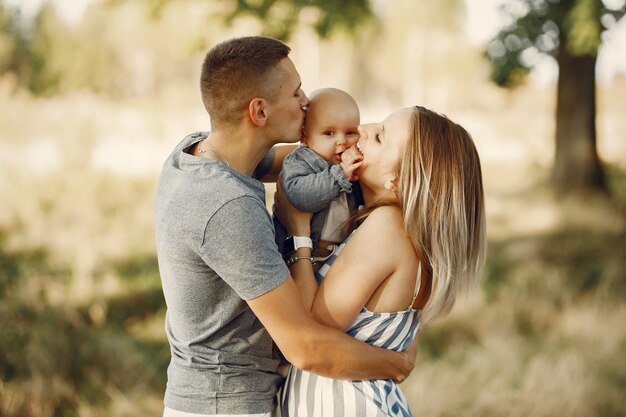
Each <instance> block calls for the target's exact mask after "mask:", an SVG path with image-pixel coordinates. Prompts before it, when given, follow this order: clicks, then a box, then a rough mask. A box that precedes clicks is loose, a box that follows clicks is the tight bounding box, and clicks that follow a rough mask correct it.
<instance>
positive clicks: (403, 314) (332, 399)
mask: <svg viewBox="0 0 626 417" xmlns="http://www.w3.org/2000/svg"><path fill="white" fill-rule="evenodd" d="M346 241H347V240H346ZM344 245H345V242H344V243H342V244H341V245H340V246H339V248H338V249H337V250H336V251H335V253H334V254H333V255H332V256H331V257H330V258H329V259H328V260H327V261H326V264H325V265H324V266H322V267H321V268H320V269H319V271H318V272H317V273H316V278H317V280H318V282H321V280H322V279H323V278H324V276H325V275H326V273H327V272H328V270H329V269H330V266H331V265H332V263H333V262H334V260H335V258H336V257H337V255H338V254H339V252H341V250H342V249H343V247H344ZM419 317H420V311H419V310H414V309H412V308H411V307H410V306H409V308H407V309H406V310H404V311H396V312H389V313H376V312H372V311H369V310H367V309H366V308H363V309H361V311H360V312H359V314H358V315H357V317H356V319H355V320H354V322H353V323H352V325H350V327H349V328H348V330H347V333H348V334H349V335H351V336H353V337H354V338H356V339H359V340H362V341H364V342H366V343H369V344H371V345H374V346H378V347H382V348H386V349H391V350H395V351H403V350H405V349H406V348H407V347H408V346H409V345H410V344H411V341H412V340H413V338H414V337H415V334H416V333H417V330H418V328H419ZM281 413H282V416H283V417H385V416H394V417H395V416H402V417H410V416H411V411H410V410H409V405H408V403H407V401H406V398H405V397H404V395H403V394H402V391H400V387H399V386H398V384H396V383H395V382H393V381H391V380H372V381H340V380H334V379H329V378H325V377H322V376H318V375H315V374H311V373H309V372H306V371H302V370H300V369H298V368H296V367H293V366H292V367H291V369H290V371H289V374H288V375H287V380H286V381H285V385H284V386H283V390H282V401H281Z"/></svg>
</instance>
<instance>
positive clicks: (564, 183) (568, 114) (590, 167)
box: [552, 38, 607, 193]
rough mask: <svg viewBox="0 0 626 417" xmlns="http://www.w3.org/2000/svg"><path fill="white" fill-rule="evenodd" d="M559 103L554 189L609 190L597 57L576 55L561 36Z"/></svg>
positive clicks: (573, 191) (574, 191)
mask: <svg viewBox="0 0 626 417" xmlns="http://www.w3.org/2000/svg"><path fill="white" fill-rule="evenodd" d="M558 64H559V80H558V87H557V104H556V151H555V160H554V170H553V177H552V179H553V182H554V185H555V188H556V190H557V191H558V192H561V193H576V192H580V191H590V190H596V191H603V192H606V190H607V189H606V183H605V178H604V171H603V169H602V164H601V162H600V159H599V158H598V153H597V150H596V80H595V78H596V57H595V56H588V55H587V56H573V55H572V54H571V53H570V52H569V51H568V48H567V45H566V43H565V40H564V39H563V38H561V46H560V48H559V54H558Z"/></svg>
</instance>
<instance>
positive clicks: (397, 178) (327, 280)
mask: <svg viewBox="0 0 626 417" xmlns="http://www.w3.org/2000/svg"><path fill="white" fill-rule="evenodd" d="M359 133H360V139H359V141H358V142H357V144H356V145H355V147H353V148H352V149H350V150H349V151H346V152H356V153H359V154H360V155H359V157H362V161H363V163H362V165H361V166H360V168H359V169H358V170H357V171H356V174H357V175H358V178H359V183H360V185H361V188H362V191H363V198H364V202H365V210H364V211H362V212H361V213H360V214H359V215H358V219H357V221H361V223H360V225H359V227H358V228H357V229H356V230H355V231H354V232H353V233H352V235H351V236H350V237H349V238H348V239H347V240H346V241H345V242H344V243H343V244H342V245H341V246H340V248H339V250H338V251H337V252H336V253H335V254H334V255H333V256H332V257H331V258H330V259H329V260H328V261H327V262H326V264H325V265H324V266H323V267H322V268H321V269H320V270H319V275H320V276H319V277H318V279H322V278H323V280H322V283H321V285H320V287H319V289H317V285H316V282H315V280H314V279H313V278H312V275H313V271H312V267H311V262H309V261H308V260H310V261H312V259H310V258H309V257H308V256H307V253H306V251H307V249H300V250H299V252H296V253H295V254H294V255H293V256H292V259H291V262H289V263H291V265H292V266H291V273H292V276H294V278H296V282H297V283H298V285H299V289H300V291H301V294H302V297H303V300H304V302H305V305H307V306H310V307H311V314H312V315H313V317H314V318H315V319H316V320H317V321H319V322H320V323H323V324H325V325H328V326H333V327H336V328H338V329H342V330H345V331H346V332H348V333H349V334H350V335H352V336H353V337H355V338H357V339H360V340H363V341H365V342H367V343H370V344H373V345H376V346H380V347H385V348H388V349H393V350H399V351H402V350H405V349H407V347H408V346H409V345H410V344H411V342H412V341H413V339H414V337H415V334H416V332H417V329H418V327H419V323H420V322H426V321H429V320H432V319H434V318H437V317H441V316H444V315H445V314H447V313H448V312H449V311H450V309H451V308H452V306H453V304H454V301H455V299H456V296H457V294H459V293H460V292H461V291H462V290H466V289H468V288H470V287H472V286H473V285H475V284H476V283H477V281H478V280H479V277H480V274H481V271H482V267H483V264H484V254H485V211H484V201H483V187H482V175H481V169H480V161H479V158H478V153H477V152H476V149H475V147H474V144H473V142H472V139H471V137H470V135H469V134H468V133H467V132H466V131H465V129H463V128H462V127H461V126H459V125H457V124H455V123H453V122H452V121H450V120H449V119H447V118H446V117H444V116H441V115H439V114H437V113H434V112H432V111H430V110H427V109H425V108H423V107H411V108H406V109H403V110H400V111H397V112H395V113H392V114H391V115H390V116H388V117H387V118H386V119H385V120H384V121H383V122H382V123H378V124H368V125H361V126H359ZM348 156H350V157H353V155H346V157H348ZM342 158H343V156H342ZM278 194H279V195H278V201H277V209H276V210H277V215H278V216H279V217H280V218H281V220H283V221H284V224H285V225H286V227H287V230H288V232H289V234H290V235H297V236H303V235H304V236H308V234H307V233H309V219H310V215H308V214H304V213H302V212H298V211H297V210H295V209H294V208H293V207H291V206H290V205H289V204H288V202H287V201H286V200H285V198H284V196H282V195H281V192H280V190H279V193H278ZM282 413H283V416H290V417H293V416H314V415H315V416H365V415H367V416H369V415H372V416H407V415H410V411H409V407H408V404H407V401H406V399H405V398H404V396H403V395H402V392H401V391H400V389H399V387H398V386H397V384H395V383H394V382H393V381H383V380H376V381H338V380H332V379H328V378H324V377H320V376H317V375H314V374H310V373H307V372H305V371H302V370H300V369H297V368H294V367H292V368H291V370H290V372H289V375H288V377H287V380H286V382H285V386H284V388H283V399H282Z"/></svg>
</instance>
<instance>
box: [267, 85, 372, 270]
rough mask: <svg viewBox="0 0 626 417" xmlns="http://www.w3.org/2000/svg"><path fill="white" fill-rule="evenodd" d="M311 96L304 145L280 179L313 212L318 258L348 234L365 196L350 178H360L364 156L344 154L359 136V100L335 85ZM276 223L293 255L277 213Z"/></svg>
mask: <svg viewBox="0 0 626 417" xmlns="http://www.w3.org/2000/svg"><path fill="white" fill-rule="evenodd" d="M309 99H310V103H309V109H308V111H307V116H306V121H305V123H304V131H303V136H302V139H301V142H302V145H301V146H299V147H298V148H297V149H296V150H294V151H293V152H292V153H290V154H289V155H288V156H287V157H286V158H285V160H284V162H283V167H282V170H281V173H280V179H279V180H280V182H281V185H282V188H283V190H284V192H285V195H286V196H287V199H288V200H289V202H290V203H291V204H293V206H294V207H296V208H297V209H299V210H302V211H306V212H310V213H314V214H313V217H312V219H311V240H312V241H313V257H314V258H316V260H318V261H319V260H325V259H326V258H328V257H329V256H330V254H332V251H333V250H334V247H335V245H338V244H339V243H341V242H342V241H343V240H344V239H345V238H346V237H347V236H346V234H345V232H344V229H345V227H344V226H345V224H346V221H347V220H348V219H349V217H350V216H351V214H352V213H353V212H355V211H356V210H357V209H358V206H359V201H360V200H362V198H361V196H360V189H359V188H358V183H352V182H351V181H355V180H356V179H357V177H356V176H355V174H354V171H355V169H357V168H358V167H359V166H360V165H361V159H362V157H361V155H360V153H359V152H349V153H346V156H345V157H344V158H342V156H343V152H344V151H345V150H346V149H348V148H350V147H351V146H353V145H354V144H356V142H357V140H358V139H359V132H358V130H357V128H358V126H359V123H360V114H359V107H358V106H357V104H356V101H355V100H354V99H353V98H352V97H351V96H350V95H349V94H348V93H346V92H345V91H342V90H338V89H336V88H323V89H319V90H316V91H314V92H313V93H312V94H311V95H310V96H309ZM274 227H275V230H276V244H277V245H278V248H279V250H280V251H281V253H282V254H283V256H285V257H288V256H289V253H285V252H286V251H288V250H289V249H287V248H285V247H284V244H285V238H287V232H286V230H285V228H284V226H283V225H282V224H280V222H279V221H278V220H277V219H276V217H274ZM317 266H320V265H319V264H318V265H317ZM316 269H317V268H316Z"/></svg>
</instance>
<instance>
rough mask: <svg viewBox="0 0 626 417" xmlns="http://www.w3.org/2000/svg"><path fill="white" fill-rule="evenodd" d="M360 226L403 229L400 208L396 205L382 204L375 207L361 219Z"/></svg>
mask: <svg viewBox="0 0 626 417" xmlns="http://www.w3.org/2000/svg"><path fill="white" fill-rule="evenodd" d="M361 227H364V228H378V227H384V228H386V229H389V228H391V229H392V230H393V229H397V228H399V229H403V230H404V221H403V218H402V209H401V208H400V207H396V206H382V207H377V208H375V209H374V210H373V211H372V212H371V213H370V214H369V215H368V216H367V218H366V219H365V221H363V224H362V225H361Z"/></svg>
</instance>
